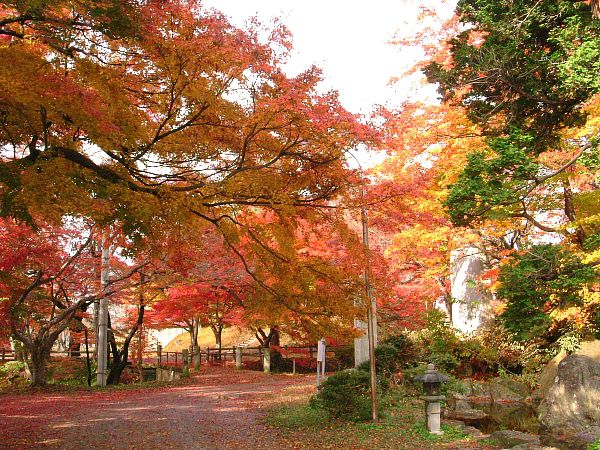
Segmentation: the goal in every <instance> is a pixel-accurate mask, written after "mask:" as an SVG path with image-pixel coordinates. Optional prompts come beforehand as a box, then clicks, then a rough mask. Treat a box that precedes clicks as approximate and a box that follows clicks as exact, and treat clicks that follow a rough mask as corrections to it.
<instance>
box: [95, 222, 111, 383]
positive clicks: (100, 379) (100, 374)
mask: <svg viewBox="0 0 600 450" xmlns="http://www.w3.org/2000/svg"><path fill="white" fill-rule="evenodd" d="M101 245H102V258H101V263H100V288H101V289H102V298H101V299H100V303H99V310H98V336H97V339H96V346H97V349H98V355H97V358H98V359H97V376H96V384H97V385H98V386H106V376H107V362H108V361H107V359H108V358H107V357H108V348H107V347H108V339H107V337H108V297H107V295H106V292H107V288H108V265H109V258H110V244H109V242H108V239H107V235H106V232H104V233H103V234H102V244H101Z"/></svg>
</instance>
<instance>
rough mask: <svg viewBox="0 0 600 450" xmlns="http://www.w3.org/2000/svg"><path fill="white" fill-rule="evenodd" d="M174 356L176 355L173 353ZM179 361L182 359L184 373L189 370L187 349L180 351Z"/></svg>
mask: <svg viewBox="0 0 600 450" xmlns="http://www.w3.org/2000/svg"><path fill="white" fill-rule="evenodd" d="M175 355H177V353H175ZM181 359H183V371H184V372H186V371H188V370H189V369H190V366H189V361H190V360H189V354H188V349H187V348H184V349H183V350H181Z"/></svg>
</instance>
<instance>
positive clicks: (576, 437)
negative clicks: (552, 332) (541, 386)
mask: <svg viewBox="0 0 600 450" xmlns="http://www.w3.org/2000/svg"><path fill="white" fill-rule="evenodd" d="M595 342H596V345H595V346H588V349H589V350H588V351H586V350H585V349H583V351H580V352H578V353H576V354H572V355H569V356H567V357H565V358H564V359H563V360H562V361H561V362H560V363H559V364H558V367H557V370H556V376H555V378H554V382H553V383H552V385H551V386H550V387H549V388H548V391H547V393H546V394H545V395H544V397H543V400H542V401H541V403H540V406H539V420H540V423H541V425H542V430H541V431H542V433H543V434H544V435H546V439H545V442H552V443H555V442H558V443H565V444H566V445H567V446H568V447H572V448H578V446H580V447H582V448H585V446H586V445H587V444H588V443H590V442H593V441H594V440H596V439H597V438H598V437H600V406H599V405H600V348H599V347H598V345H600V344H599V343H598V341H595ZM567 443H568V444H567ZM561 446H562V445H561Z"/></svg>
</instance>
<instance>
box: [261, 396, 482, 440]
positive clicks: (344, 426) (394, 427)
mask: <svg viewBox="0 0 600 450" xmlns="http://www.w3.org/2000/svg"><path fill="white" fill-rule="evenodd" d="M388 400H389V399H388ZM267 424H268V425H269V426H270V427H272V428H276V429H278V433H282V434H283V435H284V437H285V439H286V440H287V441H289V442H294V448H316V447H323V448H361V449H388V448H389V449H392V448H393V449H404V450H408V449H454V448H493V447H492V446H483V447H481V446H478V444H479V442H475V441H473V439H472V438H471V437H469V436H467V435H465V434H464V433H462V431H461V430H460V429H459V428H457V427H453V426H447V425H443V426H442V430H443V431H444V434H443V435H441V436H435V435H431V434H429V433H428V432H427V430H426V429H425V424H424V423H423V403H422V401H420V400H419V399H417V398H414V397H408V396H407V397H402V396H401V395H395V396H392V399H391V401H388V402H387V403H386V414H385V415H383V416H382V417H381V420H380V422H379V423H377V424H373V423H371V422H352V421H342V420H336V419H333V418H331V417H330V416H329V415H328V414H327V413H326V412H325V411H323V410H320V409H318V408H315V407H314V406H311V405H309V404H308V403H307V400H306V398H305V399H304V401H303V402H296V403H293V404H286V405H281V404H278V405H274V406H273V407H272V408H271V409H270V410H269V412H268V415H267Z"/></svg>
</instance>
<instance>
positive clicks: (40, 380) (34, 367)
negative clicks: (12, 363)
mask: <svg viewBox="0 0 600 450" xmlns="http://www.w3.org/2000/svg"><path fill="white" fill-rule="evenodd" d="M45 347H46V346H44V345H35V346H32V347H31V348H30V349H29V352H30V353H31V360H30V361H31V365H30V371H31V386H34V387H38V386H45V385H46V381H47V380H46V378H47V376H48V371H47V362H48V357H49V356H50V351H49V350H46V348H45Z"/></svg>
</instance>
